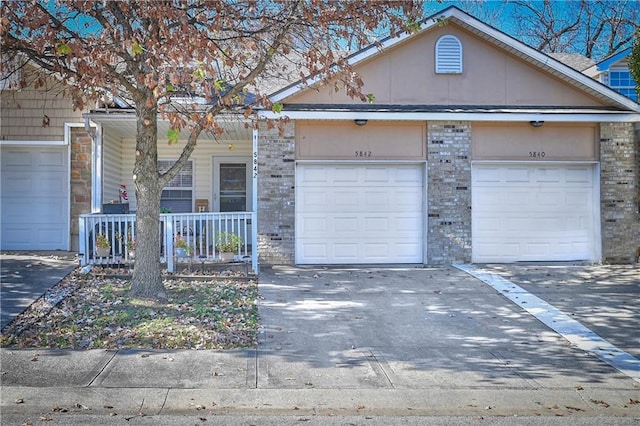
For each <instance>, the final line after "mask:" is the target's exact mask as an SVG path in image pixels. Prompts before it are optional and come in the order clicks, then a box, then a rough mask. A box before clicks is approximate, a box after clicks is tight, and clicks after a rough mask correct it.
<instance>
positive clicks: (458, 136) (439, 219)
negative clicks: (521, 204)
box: [426, 121, 471, 264]
mask: <svg viewBox="0 0 640 426" xmlns="http://www.w3.org/2000/svg"><path fill="white" fill-rule="evenodd" d="M427 145H428V146H427V147H428V150H429V154H428V161H427V170H428V190H427V193H428V197H429V200H428V207H427V209H428V210H427V230H428V233H427V259H426V263H428V264H448V263H453V262H470V261H471V123H468V122H458V121H451V122H429V124H428V128H427Z"/></svg>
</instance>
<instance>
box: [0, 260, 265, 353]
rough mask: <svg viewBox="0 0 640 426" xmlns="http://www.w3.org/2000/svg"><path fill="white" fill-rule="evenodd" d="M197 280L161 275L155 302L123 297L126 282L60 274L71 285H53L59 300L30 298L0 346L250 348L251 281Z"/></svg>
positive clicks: (253, 335) (253, 325)
mask: <svg viewBox="0 0 640 426" xmlns="http://www.w3.org/2000/svg"><path fill="white" fill-rule="evenodd" d="M202 279H203V280H202V281H184V280H180V279H166V280H165V281H164V284H165V288H166V290H167V294H168V300H167V302H166V303H161V302H156V301H150V300H143V299H135V298H129V297H128V291H129V287H130V282H129V281H127V280H124V279H113V278H104V277H101V276H98V275H93V274H91V273H90V274H87V275H81V274H79V273H77V272H74V273H73V274H71V275H70V276H69V277H67V278H65V280H69V281H70V282H72V285H71V284H69V282H67V283H65V280H63V281H62V282H61V283H60V284H59V285H60V286H63V287H64V286H66V288H67V289H68V290H66V293H65V294H66V296H65V297H64V298H63V299H62V301H61V302H60V303H58V304H57V305H55V306H54V307H53V308H51V307H49V308H48V309H46V310H43V309H42V308H40V307H39V306H38V302H36V303H34V305H32V306H31V307H30V308H29V309H27V310H26V311H25V312H24V313H22V314H21V315H20V316H18V317H17V318H16V319H15V320H14V321H13V322H12V323H10V324H9V325H8V326H7V327H5V328H4V329H3V330H2V334H1V336H0V345H1V346H2V347H18V348H74V349H97V348H100V349H125V348H131V349H133V348H137V349H232V348H247V347H255V345H256V341H257V330H258V309H257V306H256V300H257V297H258V288H257V283H255V282H253V281H249V282H244V281H241V280H216V279H211V278H210V277H207V276H203V277H202ZM67 293H68V294H67ZM45 296H46V295H45ZM45 296H43V298H44V297H45ZM43 312H44V313H43Z"/></svg>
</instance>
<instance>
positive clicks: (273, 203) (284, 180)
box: [258, 123, 295, 264]
mask: <svg viewBox="0 0 640 426" xmlns="http://www.w3.org/2000/svg"><path fill="white" fill-rule="evenodd" d="M294 250H295V126H294V124H293V123H288V124H286V126H285V129H284V134H283V135H281V134H280V132H279V130H278V129H277V128H275V129H267V126H266V125H265V124H262V125H261V126H260V129H259V139H258V253H259V261H260V262H265V263H270V264H278V263H280V264H293V263H294V262H295V252H294Z"/></svg>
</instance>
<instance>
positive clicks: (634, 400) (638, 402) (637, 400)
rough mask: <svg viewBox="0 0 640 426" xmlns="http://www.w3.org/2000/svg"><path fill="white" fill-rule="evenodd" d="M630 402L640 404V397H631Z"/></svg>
mask: <svg viewBox="0 0 640 426" xmlns="http://www.w3.org/2000/svg"><path fill="white" fill-rule="evenodd" d="M629 404H640V399H633V398H629Z"/></svg>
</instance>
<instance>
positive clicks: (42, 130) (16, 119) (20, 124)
mask: <svg viewBox="0 0 640 426" xmlns="http://www.w3.org/2000/svg"><path fill="white" fill-rule="evenodd" d="M63 89H64V86H63V85H62V84H61V83H60V82H58V81H56V80H54V79H47V84H46V86H45V87H43V88H40V89H37V90H36V89H33V88H31V87H27V88H25V89H21V90H3V91H2V95H1V107H0V110H1V113H0V137H1V138H2V139H3V140H30V141H33V140H36V141H47V140H58V141H61V140H64V124H65V123H81V122H82V111H74V110H73V103H72V102H71V100H70V99H68V98H65V97H64V96H63ZM45 115H47V116H48V117H49V126H47V127H45V126H43V118H44V116H45Z"/></svg>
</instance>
